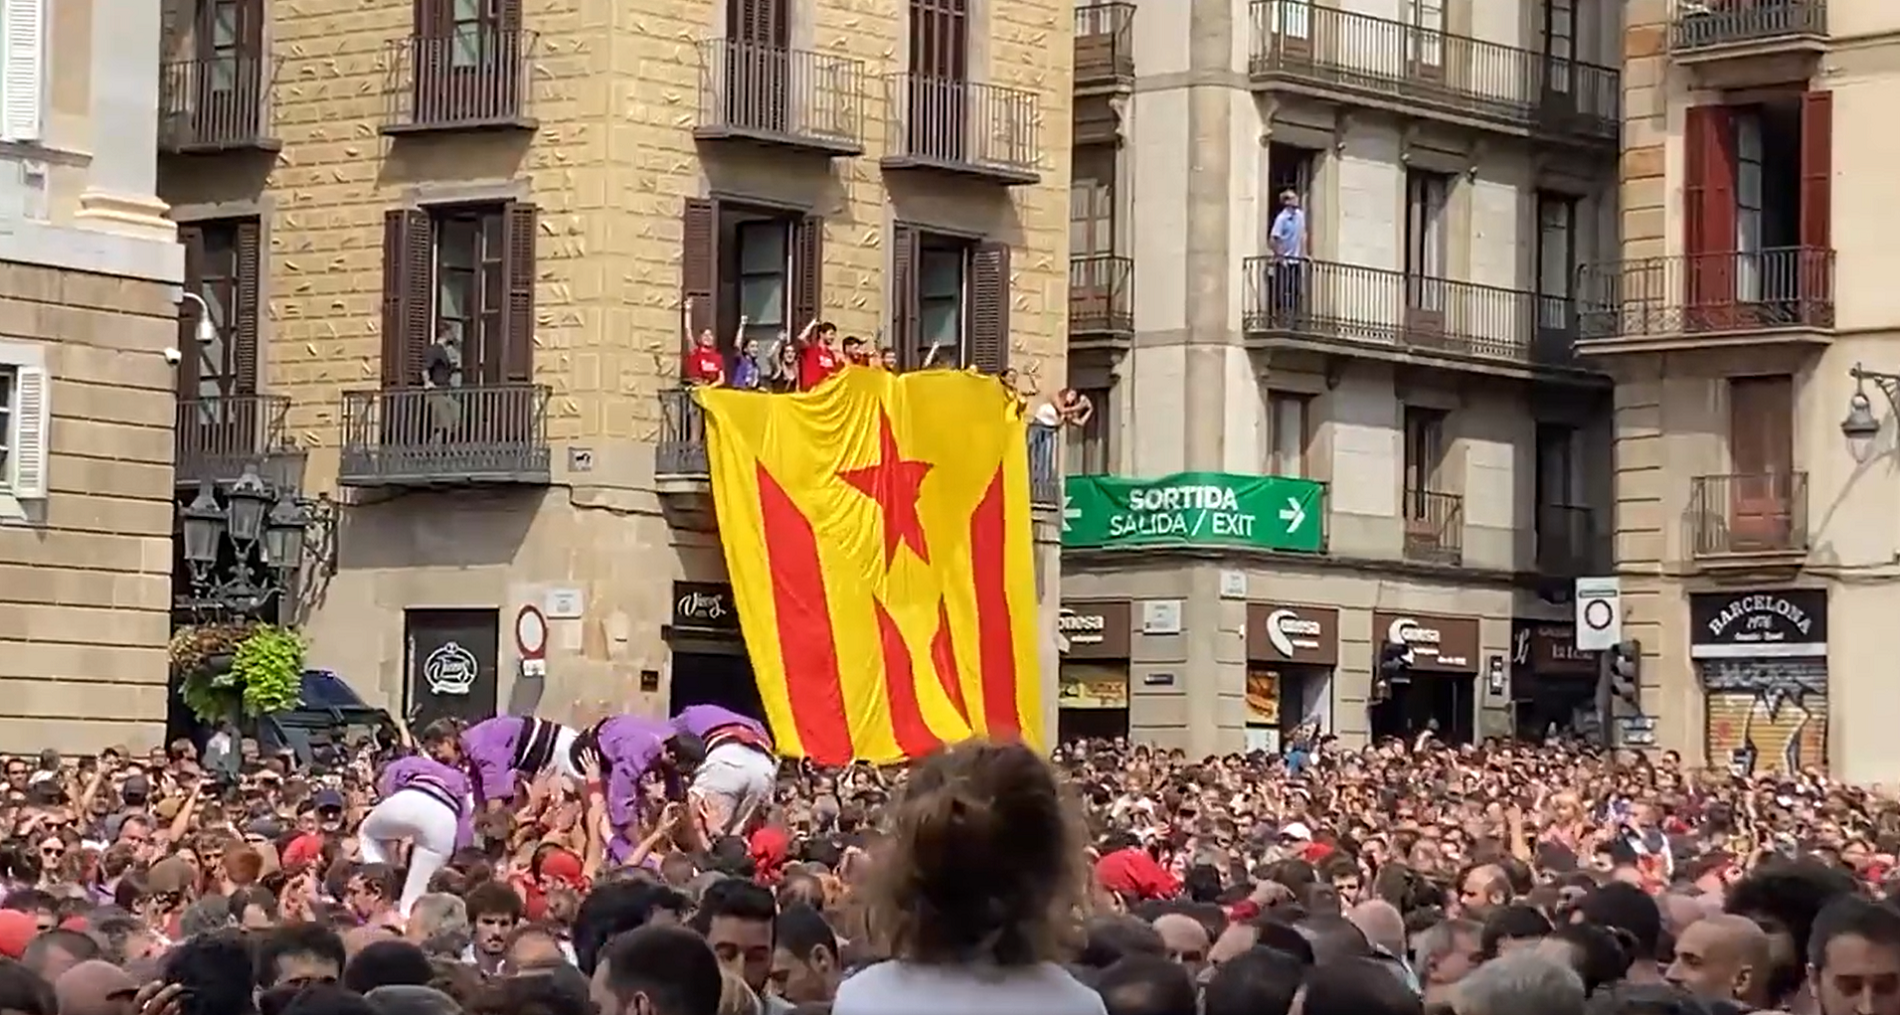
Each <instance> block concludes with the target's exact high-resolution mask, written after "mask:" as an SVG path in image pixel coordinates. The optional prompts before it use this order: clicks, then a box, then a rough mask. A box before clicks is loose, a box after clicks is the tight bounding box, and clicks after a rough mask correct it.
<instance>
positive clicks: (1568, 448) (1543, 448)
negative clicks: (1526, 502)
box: [1537, 423, 1583, 515]
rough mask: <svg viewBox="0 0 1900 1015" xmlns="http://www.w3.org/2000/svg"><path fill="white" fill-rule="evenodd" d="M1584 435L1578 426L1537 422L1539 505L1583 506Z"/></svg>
mask: <svg viewBox="0 0 1900 1015" xmlns="http://www.w3.org/2000/svg"><path fill="white" fill-rule="evenodd" d="M1581 439H1582V433H1581V431H1579V430H1578V429H1577V428H1576V427H1573V426H1566V425H1563V424H1561V423H1539V424H1537V504H1538V506H1539V507H1540V508H1541V507H1544V506H1552V507H1580V506H1582V504H1583V455H1582V453H1581V446H1580V441H1581ZM1540 515H1541V512H1540Z"/></svg>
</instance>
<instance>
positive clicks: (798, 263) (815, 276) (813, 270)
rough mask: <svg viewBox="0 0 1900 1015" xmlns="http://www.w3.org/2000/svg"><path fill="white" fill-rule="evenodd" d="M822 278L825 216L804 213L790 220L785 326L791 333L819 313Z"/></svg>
mask: <svg viewBox="0 0 1900 1015" xmlns="http://www.w3.org/2000/svg"><path fill="white" fill-rule="evenodd" d="M824 279H825V220H824V219H822V218H820V217H818V216H817V215H807V216H805V217H804V218H802V219H800V220H798V221H796V222H794V223H792V314H791V319H790V320H789V321H786V322H785V324H786V327H787V328H789V329H790V330H791V332H792V333H793V334H797V333H798V330H799V329H800V328H803V327H804V326H805V325H806V324H809V323H810V322H812V321H815V320H818V319H819V317H821V316H822V314H821V313H820V308H821V306H822V305H823V304H822V302H821V301H822V299H823V296H824Z"/></svg>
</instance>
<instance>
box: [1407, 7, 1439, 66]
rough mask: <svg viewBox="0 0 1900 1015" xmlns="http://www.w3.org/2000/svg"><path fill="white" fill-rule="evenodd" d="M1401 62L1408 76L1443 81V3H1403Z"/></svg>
mask: <svg viewBox="0 0 1900 1015" xmlns="http://www.w3.org/2000/svg"><path fill="white" fill-rule="evenodd" d="M1405 63H1406V69H1407V70H1408V71H1409V72H1410V76H1412V77H1415V78H1424V79H1425V80H1428V81H1443V80H1444V79H1445V0H1405Z"/></svg>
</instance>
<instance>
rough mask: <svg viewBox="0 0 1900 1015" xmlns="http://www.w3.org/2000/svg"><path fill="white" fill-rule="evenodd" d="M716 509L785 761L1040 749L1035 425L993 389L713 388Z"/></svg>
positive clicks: (875, 381)
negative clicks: (1012, 744) (1031, 437)
mask: <svg viewBox="0 0 1900 1015" xmlns="http://www.w3.org/2000/svg"><path fill="white" fill-rule="evenodd" d="M698 397H699V401H700V404H701V405H703V406H704V407H705V409H706V416H707V423H708V425H707V445H708V455H709V458H710V459H711V470H712V487H713V506H714V510H715V512H716V513H717V515H718V519H719V532H720V540H721V542H722V543H724V545H725V551H726V566H727V568H728V570H729V571H730V572H731V576H732V590H733V598H734V600H735V605H736V606H737V607H738V612H739V618H740V625H741V627H742V629H743V631H744V633H745V642H746V649H747V651H748V652H749V653H750V655H751V657H752V667H753V672H754V674H755V675H756V677H757V679H758V682H759V693H760V697H761V698H762V699H763V700H764V703H765V712H766V717H767V718H768V719H769V720H770V722H771V725H772V734H773V737H774V739H775V740H776V741H777V744H778V747H779V751H780V753H782V754H784V755H786V756H788V757H809V758H811V759H812V760H814V761H817V762H821V763H825V764H839V763H843V762H846V761H850V760H853V759H862V760H866V761H872V762H880V763H883V762H893V761H900V760H903V759H906V758H914V757H917V756H919V755H922V754H926V753H929V752H930V751H931V750H932V749H934V748H936V747H938V746H939V745H941V744H945V743H951V742H954V741H957V740H960V739H963V738H965V737H968V736H970V735H971V734H972V733H980V734H984V735H986V736H990V737H994V738H998V739H1020V740H1023V741H1026V742H1028V743H1030V744H1032V745H1034V746H1037V747H1040V746H1041V740H1042V720H1041V716H1042V700H1041V693H1042V692H1041V687H1042V685H1041V681H1040V680H1039V679H1038V675H1037V668H1036V667H1037V659H1036V635H1037V631H1036V577H1035V561H1034V557H1033V553H1034V550H1033V547H1032V546H1031V539H1032V533H1031V526H1030V508H1029V459H1028V450H1027V447H1026V445H1025V443H1024V438H1025V431H1024V427H1025V424H1024V422H1023V420H1022V419H1021V417H1020V416H1019V415H1018V414H1017V412H1016V411H1015V407H1014V405H1013V404H1012V401H1013V400H1012V399H1011V397H1010V395H1009V393H1008V392H1006V391H1005V390H1004V389H1003V386H1002V385H1001V384H998V383H997V381H996V379H995V378H993V377H985V376H981V375H977V374H973V373H964V372H961V371H955V370H930V371H921V372H918V373H910V374H893V373H890V372H887V371H883V370H869V369H851V370H846V371H844V372H843V373H841V374H839V375H838V376H836V377H834V378H833V379H831V380H830V381H827V382H826V383H824V384H822V385H820V386H819V387H818V388H817V389H816V390H813V391H808V392H804V393H801V394H796V395H763V394H758V393H755V392H747V391H733V390H726V389H705V390H702V391H701V392H699V395H698Z"/></svg>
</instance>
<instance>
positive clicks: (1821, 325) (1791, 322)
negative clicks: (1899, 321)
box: [1577, 247, 1834, 355]
mask: <svg viewBox="0 0 1900 1015" xmlns="http://www.w3.org/2000/svg"><path fill="white" fill-rule="evenodd" d="M1577 295H1578V304H1579V306H1578V325H1579V329H1580V330H1579V334H1578V343H1577V351H1578V352H1580V353H1584V354H1586V355H1592V354H1597V355H1600V354H1606V353H1618V352H1666V351H1672V350H1681V349H1691V348H1701V347H1714V346H1721V347H1748V346H1777V345H1789V344H1794V345H1814V344H1825V343H1827V342H1828V341H1830V340H1831V339H1832V337H1833V329H1834V252H1833V251H1832V250H1827V249H1824V248H1820V247H1778V248H1773V249H1768V250H1762V251H1759V252H1756V253H1748V254H1738V253H1720V254H1678V255H1673V256H1669V257H1645V258H1639V259H1637V260H1631V261H1612V262H1608V263H1604V264H1586V265H1584V266H1583V268H1582V269H1581V270H1580V271H1579V273H1578V290H1577Z"/></svg>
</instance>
